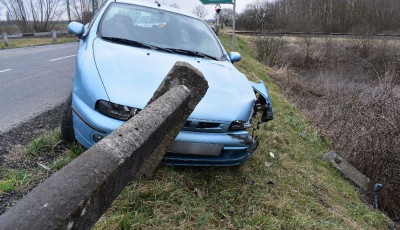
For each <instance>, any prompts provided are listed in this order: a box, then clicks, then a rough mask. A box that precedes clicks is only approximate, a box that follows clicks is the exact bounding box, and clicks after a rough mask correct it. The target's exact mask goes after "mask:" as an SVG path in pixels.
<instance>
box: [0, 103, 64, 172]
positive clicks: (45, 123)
mask: <svg viewBox="0 0 400 230" xmlns="http://www.w3.org/2000/svg"><path fill="white" fill-rule="evenodd" d="M62 108H63V104H61V105H58V106H57V107H55V108H53V109H51V110H49V111H47V112H44V113H42V114H39V115H38V116H36V117H34V118H33V119H31V120H29V121H27V122H25V123H22V124H20V125H19V126H17V127H15V128H13V129H12V130H10V131H8V132H5V133H0V166H3V165H4V163H5V162H4V157H5V155H6V154H7V153H9V152H10V151H11V150H12V149H13V147H15V146H17V145H26V144H28V143H29V142H30V141H32V140H33V139H35V138H37V137H39V136H40V135H41V134H42V133H44V132H45V131H47V130H52V129H55V128H57V127H59V126H60V120H61V114H62Z"/></svg>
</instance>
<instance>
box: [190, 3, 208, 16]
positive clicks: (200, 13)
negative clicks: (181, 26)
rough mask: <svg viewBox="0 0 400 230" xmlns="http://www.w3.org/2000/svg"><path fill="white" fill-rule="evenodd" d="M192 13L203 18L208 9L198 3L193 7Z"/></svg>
mask: <svg viewBox="0 0 400 230" xmlns="http://www.w3.org/2000/svg"><path fill="white" fill-rule="evenodd" d="M192 13H193V14H194V15H196V16H197V17H199V18H201V19H204V17H205V16H207V14H208V11H207V10H206V8H205V7H204V6H202V5H198V6H196V7H195V8H193V10H192Z"/></svg>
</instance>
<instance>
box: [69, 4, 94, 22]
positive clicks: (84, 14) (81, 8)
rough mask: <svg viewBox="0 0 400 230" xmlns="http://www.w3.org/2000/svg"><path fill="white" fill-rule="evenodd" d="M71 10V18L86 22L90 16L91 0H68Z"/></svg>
mask: <svg viewBox="0 0 400 230" xmlns="http://www.w3.org/2000/svg"><path fill="white" fill-rule="evenodd" d="M70 4H71V5H70V7H71V12H72V15H73V20H76V21H79V22H82V23H83V24H86V23H88V22H89V21H90V18H91V17H92V14H93V13H92V11H93V10H92V1H91V0H70Z"/></svg>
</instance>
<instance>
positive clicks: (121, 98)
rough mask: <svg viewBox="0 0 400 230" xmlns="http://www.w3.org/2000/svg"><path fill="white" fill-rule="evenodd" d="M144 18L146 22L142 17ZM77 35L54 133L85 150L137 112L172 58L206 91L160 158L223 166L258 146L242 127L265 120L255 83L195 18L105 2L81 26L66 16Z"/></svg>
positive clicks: (267, 109)
mask: <svg viewBox="0 0 400 230" xmlns="http://www.w3.org/2000/svg"><path fill="white" fill-rule="evenodd" d="M144 19H146V20H144ZM68 28H69V31H70V32H71V33H73V34H75V35H76V36H77V37H78V38H79V48H78V51H77V62H76V70H75V75H74V82H73V90H72V93H71V96H70V97H69V99H68V100H67V104H66V106H65V110H64V114H63V117H62V125H61V126H62V127H61V131H62V137H63V139H64V140H65V141H67V142H72V141H74V140H77V141H78V142H79V143H80V144H82V145H83V146H85V147H86V148H90V147H91V146H92V145H94V144H96V142H98V141H100V140H101V139H102V138H104V137H105V136H107V135H108V134H109V133H111V132H112V131H113V130H115V129H116V128H118V127H119V126H121V125H122V124H123V123H124V122H125V121H127V120H128V119H130V118H131V117H133V116H135V115H136V114H137V113H139V112H140V111H141V109H143V108H144V107H145V105H146V104H147V102H148V101H149V100H150V98H151V97H152V95H153V93H154V92H155V90H156V89H157V88H158V86H159V85H160V83H161V82H162V80H163V79H164V77H165V76H166V75H167V74H168V72H169V71H170V70H171V68H172V67H173V65H174V64H175V62H177V61H183V62H187V63H189V64H191V65H192V66H194V67H195V68H197V69H198V70H200V71H201V72H202V73H203V75H204V76H205V78H206V79H207V81H208V84H209V89H208V91H207V93H206V95H205V96H204V98H203V99H202V100H201V101H200V103H199V104H198V105H197V107H196V108H195V110H194V111H193V113H192V114H191V115H190V117H189V119H188V120H187V122H186V123H185V125H184V126H183V127H182V130H181V131H180V133H179V135H178V136H177V137H176V139H175V141H174V142H173V144H172V145H171V146H170V147H169V150H168V152H167V153H166V155H165V157H164V159H163V163H164V164H168V165H191V166H211V165H216V166H231V165H238V164H241V163H242V162H244V161H246V160H247V159H248V158H249V157H250V156H251V154H252V153H253V152H254V150H255V149H256V148H257V146H258V141H257V140H255V139H254V138H253V137H252V136H251V134H250V133H253V129H254V128H253V127H252V123H253V124H254V126H258V125H259V124H260V123H261V122H267V121H269V120H272V119H273V110H272V105H271V101H270V98H269V95H268V91H267V89H266V87H265V86H264V84H263V82H262V81H260V82H258V83H254V82H250V81H248V80H247V78H246V76H245V75H243V74H242V73H240V72H239V71H238V70H237V69H236V68H235V67H234V65H233V63H234V62H238V61H240V59H241V56H240V54H239V53H236V52H231V53H229V54H227V53H226V51H225V50H224V48H223V47H222V45H221V43H220V41H219V40H218V38H217V36H216V35H215V34H214V32H213V31H212V30H211V29H210V27H209V26H208V25H207V24H206V23H205V22H204V21H203V20H201V19H199V18H198V17H196V16H194V15H192V14H190V13H186V12H184V11H182V10H179V9H175V8H171V7H166V6H162V5H160V4H158V3H152V2H142V1H133V0H132V1H128V0H109V1H106V2H105V3H104V4H103V5H102V6H101V7H100V8H99V9H98V11H97V13H96V14H95V15H94V16H93V18H92V21H91V22H90V23H89V24H87V25H82V24H80V23H77V22H72V23H70V25H69V26H68Z"/></svg>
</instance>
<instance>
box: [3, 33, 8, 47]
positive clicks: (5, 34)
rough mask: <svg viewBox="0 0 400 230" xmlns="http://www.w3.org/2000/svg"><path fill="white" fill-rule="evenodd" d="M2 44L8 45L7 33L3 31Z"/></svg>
mask: <svg viewBox="0 0 400 230" xmlns="http://www.w3.org/2000/svg"><path fill="white" fill-rule="evenodd" d="M3 40H4V46H5V47H9V45H8V37H7V33H3Z"/></svg>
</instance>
